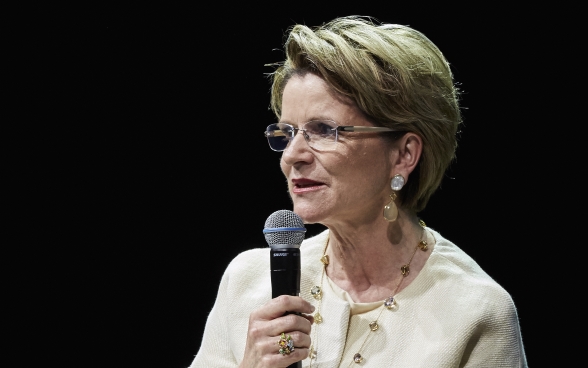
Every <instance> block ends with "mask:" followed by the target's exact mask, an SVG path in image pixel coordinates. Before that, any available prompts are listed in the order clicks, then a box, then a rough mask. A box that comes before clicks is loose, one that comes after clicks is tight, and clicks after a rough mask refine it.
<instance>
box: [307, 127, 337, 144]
mask: <svg viewBox="0 0 588 368" xmlns="http://www.w3.org/2000/svg"><path fill="white" fill-rule="evenodd" d="M304 131H305V132H306V134H307V135H308V138H309V139H308V144H309V145H310V146H311V147H313V148H316V149H318V150H321V149H332V148H333V147H334V146H335V143H336V142H337V124H336V123H335V122H334V121H329V120H312V121H309V122H308V123H306V124H305V125H304Z"/></svg>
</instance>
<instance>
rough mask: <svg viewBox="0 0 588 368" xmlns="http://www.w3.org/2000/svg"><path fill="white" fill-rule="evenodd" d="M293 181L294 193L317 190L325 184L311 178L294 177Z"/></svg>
mask: <svg viewBox="0 0 588 368" xmlns="http://www.w3.org/2000/svg"><path fill="white" fill-rule="evenodd" d="M292 183H293V184H294V188H293V192H294V193H302V192H307V191H311V190H315V189H318V188H320V187H322V186H324V185H325V184H324V183H321V182H318V181H314V180H310V179H292Z"/></svg>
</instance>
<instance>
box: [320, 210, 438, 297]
mask: <svg viewBox="0 0 588 368" xmlns="http://www.w3.org/2000/svg"><path fill="white" fill-rule="evenodd" d="M329 230H330V237H329V243H328V248H327V254H328V255H329V258H330V263H329V265H328V267H327V275H328V276H329V277H330V278H331V280H332V281H333V282H334V283H335V284H337V286H339V287H340V288H342V289H343V290H345V291H347V292H348V293H349V295H350V296H351V297H352V299H353V300H354V301H355V302H373V301H378V300H383V299H385V298H387V297H388V296H390V295H393V294H395V293H396V292H399V291H400V290H401V289H402V288H403V287H406V285H407V284H408V283H409V282H410V281H412V279H414V277H416V275H417V274H418V272H419V271H420V269H421V268H422V266H423V265H424V263H425V261H426V258H427V256H428V254H430V252H427V254H426V255H425V254H419V253H424V252H417V253H416V254H415V255H414V258H413V259H412V262H411V266H410V273H409V275H408V276H407V277H403V276H402V274H401V272H400V268H401V266H403V265H405V264H407V263H409V261H410V260H411V257H412V255H413V253H414V252H415V248H416V246H417V244H418V243H419V241H421V240H422V239H423V234H424V229H423V228H422V227H421V226H420V225H419V223H418V218H417V217H416V215H410V214H408V213H406V212H401V213H399V216H398V219H397V220H396V221H395V222H387V221H386V220H384V219H383V218H382V219H381V220H380V221H376V222H375V223H373V224H367V225H366V224H363V225H361V226H349V224H346V225H345V226H329ZM401 280H402V284H401V285H400V287H399V288H398V290H396V288H397V286H398V283H399V281H401Z"/></svg>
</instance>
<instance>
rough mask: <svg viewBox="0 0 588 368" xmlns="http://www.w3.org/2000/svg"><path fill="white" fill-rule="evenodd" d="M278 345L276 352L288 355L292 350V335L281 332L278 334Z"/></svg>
mask: <svg viewBox="0 0 588 368" xmlns="http://www.w3.org/2000/svg"><path fill="white" fill-rule="evenodd" d="M278 345H279V346H280V350H278V353H280V354H282V355H288V354H290V353H291V352H293V351H294V340H292V336H290V335H287V336H286V334H285V333H283V332H282V334H281V335H280V341H278Z"/></svg>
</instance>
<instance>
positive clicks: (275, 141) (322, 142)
mask: <svg viewBox="0 0 588 368" xmlns="http://www.w3.org/2000/svg"><path fill="white" fill-rule="evenodd" d="M298 131H301V132H302V135H303V136H304V139H305V140H306V142H308V145H309V146H310V147H312V148H314V149H316V150H318V151H329V150H333V149H334V148H335V146H336V143H337V138H338V137H339V132H340V131H341V132H357V133H378V132H396V133H405V131H400V130H394V129H391V128H386V127H371V126H351V125H346V126H341V125H337V123H335V122H334V121H332V120H311V121H309V122H307V123H304V124H303V125H302V127H301V128H294V126H292V125H290V124H285V123H277V124H271V125H268V127H267V128H266V130H265V136H266V137H267V141H268V143H269V146H270V148H271V149H272V150H274V151H277V152H282V151H284V150H285V149H286V148H287V147H288V144H289V143H290V141H291V140H292V139H294V137H295V136H296V133H298Z"/></svg>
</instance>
